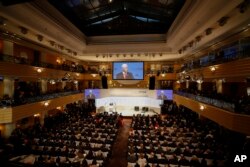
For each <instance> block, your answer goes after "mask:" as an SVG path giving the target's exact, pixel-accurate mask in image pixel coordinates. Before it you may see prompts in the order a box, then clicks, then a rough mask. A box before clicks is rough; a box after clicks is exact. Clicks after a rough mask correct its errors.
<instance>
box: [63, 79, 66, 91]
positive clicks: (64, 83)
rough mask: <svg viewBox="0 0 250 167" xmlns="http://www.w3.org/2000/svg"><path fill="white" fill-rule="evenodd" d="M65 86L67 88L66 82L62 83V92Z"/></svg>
mask: <svg viewBox="0 0 250 167" xmlns="http://www.w3.org/2000/svg"><path fill="white" fill-rule="evenodd" d="M65 86H66V81H62V90H64V87H65Z"/></svg>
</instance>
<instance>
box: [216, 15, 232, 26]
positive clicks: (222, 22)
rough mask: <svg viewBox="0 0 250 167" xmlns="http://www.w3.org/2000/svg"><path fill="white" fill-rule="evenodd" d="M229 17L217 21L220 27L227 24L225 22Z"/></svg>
mask: <svg viewBox="0 0 250 167" xmlns="http://www.w3.org/2000/svg"><path fill="white" fill-rule="evenodd" d="M228 19H229V17H222V18H221V19H220V20H218V23H219V25H220V26H221V27H222V26H224V25H225V24H226V23H227V20H228Z"/></svg>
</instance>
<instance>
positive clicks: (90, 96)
mask: <svg viewBox="0 0 250 167" xmlns="http://www.w3.org/2000/svg"><path fill="white" fill-rule="evenodd" d="M87 99H95V95H94V94H88V95H87Z"/></svg>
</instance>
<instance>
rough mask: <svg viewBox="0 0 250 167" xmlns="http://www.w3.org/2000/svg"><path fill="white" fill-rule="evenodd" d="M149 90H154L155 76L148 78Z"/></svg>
mask: <svg viewBox="0 0 250 167" xmlns="http://www.w3.org/2000/svg"><path fill="white" fill-rule="evenodd" d="M149 89H150V90H154V89H155V76H152V77H150V78H149Z"/></svg>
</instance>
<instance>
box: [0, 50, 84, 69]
mask: <svg viewBox="0 0 250 167" xmlns="http://www.w3.org/2000/svg"><path fill="white" fill-rule="evenodd" d="M0 61H3V62H10V63H16V64H25V65H31V66H35V67H43V68H51V69H56V70H63V71H71V72H78V73H87V71H88V70H86V69H84V67H83V66H82V65H68V64H57V65H55V64H51V63H46V62H33V61H31V60H29V59H26V58H22V57H17V56H11V55H6V54H0Z"/></svg>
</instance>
